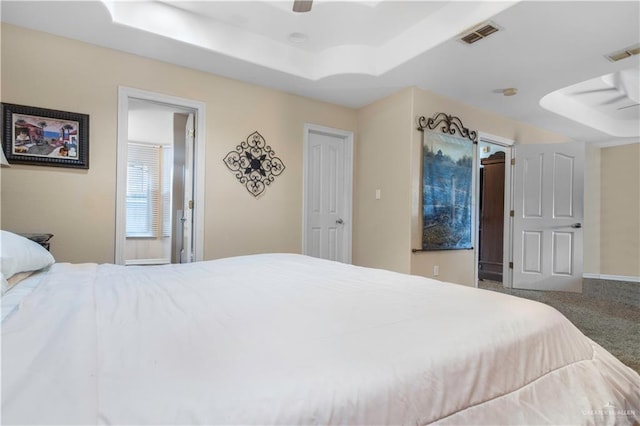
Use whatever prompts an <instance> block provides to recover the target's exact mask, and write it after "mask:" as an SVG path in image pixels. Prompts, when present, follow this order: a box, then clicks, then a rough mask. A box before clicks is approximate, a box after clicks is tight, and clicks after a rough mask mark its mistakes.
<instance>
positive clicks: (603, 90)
mask: <svg viewBox="0 0 640 426" xmlns="http://www.w3.org/2000/svg"><path fill="white" fill-rule="evenodd" d="M612 90H615V91H617V90H618V89H616V88H615V87H606V88H605V87H603V88H602V89H591V90H579V91H577V92H573V94H574V95H586V94H587V93H600V92H610V91H612Z"/></svg>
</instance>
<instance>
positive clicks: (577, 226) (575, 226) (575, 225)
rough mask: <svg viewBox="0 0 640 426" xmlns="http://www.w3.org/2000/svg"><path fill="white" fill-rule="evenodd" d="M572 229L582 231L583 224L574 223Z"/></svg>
mask: <svg viewBox="0 0 640 426" xmlns="http://www.w3.org/2000/svg"><path fill="white" fill-rule="evenodd" d="M571 227H572V228H575V229H580V228H582V224H581V223H580V222H577V223H574V224H573V225H571Z"/></svg>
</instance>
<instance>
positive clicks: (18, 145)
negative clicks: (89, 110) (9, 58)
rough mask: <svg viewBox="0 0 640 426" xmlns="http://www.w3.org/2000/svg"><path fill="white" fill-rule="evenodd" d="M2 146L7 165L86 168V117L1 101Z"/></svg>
mask: <svg viewBox="0 0 640 426" xmlns="http://www.w3.org/2000/svg"><path fill="white" fill-rule="evenodd" d="M2 124H3V127H2V149H3V151H4V155H5V157H7V161H9V163H10V164H14V163H15V164H30V165H37V166H54V167H70V168H76V169H88V168H89V116H88V115H87V114H80V113H76V112H68V111H58V110H53V109H46V108H37V107H32V106H25V105H16V104H9V103H4V102H3V103H2Z"/></svg>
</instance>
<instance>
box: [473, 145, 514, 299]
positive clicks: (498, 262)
mask: <svg viewBox="0 0 640 426" xmlns="http://www.w3.org/2000/svg"><path fill="white" fill-rule="evenodd" d="M512 144H513V141H511V140H508V139H504V138H501V137H498V136H493V135H489V134H485V133H482V132H481V133H480V135H479V138H478V145H477V149H478V153H477V156H476V158H477V164H476V169H477V171H478V173H477V179H476V182H477V183H476V197H477V198H476V199H477V200H478V201H477V204H476V209H477V210H476V218H477V219H476V220H477V222H476V247H477V250H476V251H475V252H476V255H475V271H476V274H475V277H476V286H477V282H478V280H488V281H495V282H500V283H502V284H503V285H504V286H505V287H511V269H510V268H509V259H510V256H511V251H510V250H511V222H510V216H509V212H510V209H511V176H512V173H511V145H512Z"/></svg>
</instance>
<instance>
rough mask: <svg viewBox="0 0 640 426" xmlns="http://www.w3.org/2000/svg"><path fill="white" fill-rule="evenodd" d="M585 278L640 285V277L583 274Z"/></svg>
mask: <svg viewBox="0 0 640 426" xmlns="http://www.w3.org/2000/svg"><path fill="white" fill-rule="evenodd" d="M582 277H583V278H592V279H594V280H610V281H626V282H631V283H640V277H634V276H627V275H606V274H590V273H584V274H582Z"/></svg>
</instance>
